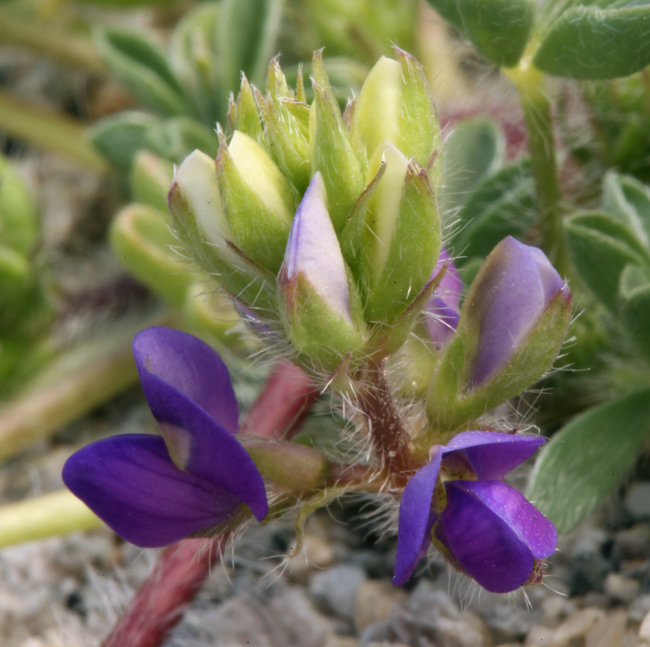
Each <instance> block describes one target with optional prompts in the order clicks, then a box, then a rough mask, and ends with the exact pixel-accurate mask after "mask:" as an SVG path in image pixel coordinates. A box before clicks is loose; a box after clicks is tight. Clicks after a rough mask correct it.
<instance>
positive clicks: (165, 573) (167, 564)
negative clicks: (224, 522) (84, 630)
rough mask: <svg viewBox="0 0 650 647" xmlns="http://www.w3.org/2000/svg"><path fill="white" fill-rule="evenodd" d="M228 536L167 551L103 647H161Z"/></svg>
mask: <svg viewBox="0 0 650 647" xmlns="http://www.w3.org/2000/svg"><path fill="white" fill-rule="evenodd" d="M226 539H227V535H221V536H220V537H217V538H216V539H185V540H183V541H180V542H178V543H177V544H173V545H172V546H170V547H169V548H167V549H166V550H165V551H164V552H163V554H162V555H161V556H160V558H159V560H158V563H157V564H156V566H155V568H154V570H153V572H152V573H151V575H150V576H149V578H148V579H147V581H146V582H145V583H144V584H143V585H142V588H141V589H140V590H139V591H138V593H137V595H136V596H135V598H134V599H133V600H132V602H131V604H130V605H129V608H128V609H127V610H126V612H125V614H124V615H123V616H122V617H121V618H120V619H119V621H118V622H117V624H116V625H115V627H114V628H113V631H112V632H111V633H110V635H109V636H108V638H106V640H105V641H104V643H103V645H102V647H127V645H128V646H129V647H158V646H159V645H161V644H162V642H163V641H164V640H165V638H166V637H167V635H168V634H169V632H170V631H171V630H172V629H173V628H174V627H175V626H176V624H178V622H179V621H180V620H181V618H182V617H183V612H184V611H185V607H186V606H187V605H188V604H189V603H190V602H191V601H192V600H193V599H194V596H195V595H196V594H197V593H198V591H199V589H200V588H201V585H202V584H203V581H204V580H205V578H206V576H207V574H208V573H209V570H210V564H212V563H214V560H215V559H217V558H218V557H217V556H218V553H219V549H220V548H221V547H222V546H223V544H225V541H226Z"/></svg>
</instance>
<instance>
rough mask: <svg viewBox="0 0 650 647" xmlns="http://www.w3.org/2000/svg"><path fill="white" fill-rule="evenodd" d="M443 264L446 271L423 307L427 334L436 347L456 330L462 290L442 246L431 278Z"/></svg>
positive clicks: (439, 346) (444, 343)
mask: <svg viewBox="0 0 650 647" xmlns="http://www.w3.org/2000/svg"><path fill="white" fill-rule="evenodd" d="M445 264H447V272H446V273H445V275H444V277H443V278H442V281H441V282H440V285H439V286H438V288H437V289H436V291H435V292H434V294H433V296H432V297H431V299H430V300H429V303H428V304H427V306H426V308H425V313H426V315H427V318H426V323H427V328H428V330H429V336H430V337H431V340H432V341H433V342H434V344H435V345H436V347H438V348H442V347H443V346H445V345H446V344H447V342H449V340H450V339H451V337H452V336H453V334H454V332H455V331H456V327H457V326H458V318H459V312H458V305H459V303H460V295H461V293H462V291H463V282H462V281H461V278H460V274H459V273H458V270H457V269H456V266H455V265H454V263H453V262H452V260H451V258H450V256H449V253H448V252H447V250H446V249H445V248H444V247H443V248H442V249H441V250H440V256H439V257H438V262H437V263H436V267H435V269H434V270H433V274H432V275H431V276H432V278H433V277H434V276H435V275H436V274H438V272H439V271H440V270H441V269H442V266H443V265H445Z"/></svg>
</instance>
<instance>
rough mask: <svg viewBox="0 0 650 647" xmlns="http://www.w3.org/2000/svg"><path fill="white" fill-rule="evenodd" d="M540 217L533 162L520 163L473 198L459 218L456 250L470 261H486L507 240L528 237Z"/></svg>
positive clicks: (492, 178)
mask: <svg viewBox="0 0 650 647" xmlns="http://www.w3.org/2000/svg"><path fill="white" fill-rule="evenodd" d="M536 216H537V202H536V197H535V186H534V182H533V178H532V173H531V168H530V161H528V160H519V161H517V162H514V163H512V164H509V165H508V166H506V167H504V168H503V169H501V170H500V171H499V172H498V173H495V174H494V175H491V176H489V177H488V178H487V179H485V180H483V182H481V183H480V184H479V185H478V188H477V189H476V190H475V191H474V193H472V194H471V195H470V196H469V198H468V199H467V202H466V203H465V205H464V206H463V208H462V209H461V211H460V213H459V215H458V221H459V222H458V225H457V226H458V234H457V235H456V236H455V237H454V238H453V247H454V250H456V252H457V253H459V254H462V255H463V257H464V258H466V259H470V258H472V257H476V256H483V257H485V256H487V255H488V254H489V253H490V251H491V250H492V248H493V247H494V246H495V245H496V244H497V243H498V242H499V241H500V240H501V239H503V238H505V237H506V236H514V237H515V238H521V237H522V236H523V235H525V234H526V233H527V232H528V230H529V228H530V226H531V224H532V223H533V222H534V221H535V219H536ZM460 262H461V264H462V260H461V261H460Z"/></svg>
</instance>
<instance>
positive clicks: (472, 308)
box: [463, 236, 571, 388]
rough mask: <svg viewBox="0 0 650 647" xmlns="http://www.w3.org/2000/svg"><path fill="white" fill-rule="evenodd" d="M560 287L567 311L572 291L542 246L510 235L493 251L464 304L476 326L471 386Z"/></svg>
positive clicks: (495, 365)
mask: <svg viewBox="0 0 650 647" xmlns="http://www.w3.org/2000/svg"><path fill="white" fill-rule="evenodd" d="M560 292H561V293H562V294H563V296H564V300H565V301H567V303H568V308H569V311H570V307H571V293H570V292H569V289H568V287H567V286H566V285H565V283H564V281H563V280H562V277H561V276H560V275H559V274H558V273H557V271H556V270H555V268H554V267H553V266H552V265H551V263H550V261H549V260H548V258H546V256H545V255H544V252H542V250H540V249H537V248H536V247H530V246H528V245H524V244H523V243H520V242H519V241H517V240H515V239H514V238H512V236H508V237H507V238H504V239H503V240H502V241H501V242H500V243H499V244H498V245H497V246H496V247H495V248H494V249H493V250H492V252H491V253H490V255H489V256H488V258H487V259H486V261H485V263H484V264H483V267H482V268H481V270H480V272H479V274H478V275H477V277H476V279H475V280H474V283H473V284H472V287H471V289H470V291H469V293H468V295H467V298H466V300H465V304H464V306H463V310H465V309H466V310H467V319H468V322H469V321H471V322H472V324H473V327H474V326H475V327H477V328H478V344H477V352H476V357H475V358H474V362H473V367H472V371H471V375H470V381H469V386H470V388H472V387H476V386H478V385H480V384H481V383H483V382H484V381H485V380H486V379H487V378H489V377H490V376H491V375H493V374H494V373H496V371H498V370H499V369H500V368H501V367H503V366H504V365H505V364H506V363H507V362H508V361H509V360H510V358H511V357H512V355H513V354H514V352H515V351H516V350H517V349H518V348H519V347H520V346H521V345H522V343H523V342H524V340H525V339H526V337H527V336H528V334H529V333H530V332H531V331H532V330H533V328H534V327H535V326H536V324H537V323H538V322H539V321H540V319H541V318H542V315H543V314H544V312H545V310H546V308H547V307H548V306H549V304H550V303H551V301H553V299H554V298H555V297H556V296H557V295H558V293H560ZM562 338H564V336H562Z"/></svg>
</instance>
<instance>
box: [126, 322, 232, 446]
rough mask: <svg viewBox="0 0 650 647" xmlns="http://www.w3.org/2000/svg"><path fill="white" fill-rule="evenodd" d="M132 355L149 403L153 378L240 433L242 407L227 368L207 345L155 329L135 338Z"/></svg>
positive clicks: (149, 329)
mask: <svg viewBox="0 0 650 647" xmlns="http://www.w3.org/2000/svg"><path fill="white" fill-rule="evenodd" d="M133 356H134V357H135V363H136V366H137V368H138V374H139V375H140V382H141V384H142V388H143V390H144V393H145V396H146V397H147V400H148V399H149V395H148V393H147V391H148V389H149V388H151V387H150V384H151V381H150V380H149V376H150V375H154V376H156V377H157V378H159V380H161V381H163V382H166V383H167V384H168V385H169V386H171V387H174V388H175V389H176V390H177V391H179V392H180V393H182V394H183V395H184V396H186V398H187V399H189V400H190V401H192V402H194V403H196V404H197V405H198V406H199V407H201V408H202V409H203V410H204V411H206V413H208V414H209V415H210V416H212V417H213V418H214V419H215V420H216V421H217V422H218V423H219V424H220V425H221V426H222V427H225V428H226V429H227V430H228V431H230V432H232V433H235V432H236V431H237V425H238V422H239V407H238V406H237V400H236V398H235V392H234V390H233V388H232V383H231V381H230V375H229V374H228V368H227V367H226V365H225V364H224V363H223V361H222V360H221V358H220V357H219V355H217V353H215V351H214V350H213V349H212V348H210V346H208V345H207V344H206V343H205V342H203V341H201V340H200V339H198V337H194V336H193V335H189V334H188V333H185V332H181V331H180V330H173V329H172V328H165V327H164V326H154V327H151V328H146V329H145V330H142V331H141V332H139V333H138V334H137V335H136V336H135V338H134V339H133ZM154 415H155V413H154Z"/></svg>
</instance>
